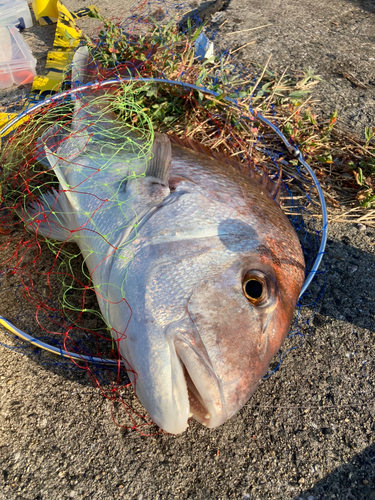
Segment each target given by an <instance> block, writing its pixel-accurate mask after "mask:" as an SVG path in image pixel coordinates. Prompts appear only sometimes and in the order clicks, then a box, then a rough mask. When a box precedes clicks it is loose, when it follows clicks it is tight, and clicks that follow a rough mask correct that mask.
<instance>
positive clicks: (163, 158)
mask: <svg viewBox="0 0 375 500" xmlns="http://www.w3.org/2000/svg"><path fill="white" fill-rule="evenodd" d="M171 159H172V150H171V141H170V140H169V136H167V135H166V134H159V133H155V138H154V143H153V145H152V157H151V158H150V159H149V161H148V162H147V168H146V176H148V177H156V178H157V179H160V180H161V181H162V182H163V183H164V184H168V179H169V168H170V164H171Z"/></svg>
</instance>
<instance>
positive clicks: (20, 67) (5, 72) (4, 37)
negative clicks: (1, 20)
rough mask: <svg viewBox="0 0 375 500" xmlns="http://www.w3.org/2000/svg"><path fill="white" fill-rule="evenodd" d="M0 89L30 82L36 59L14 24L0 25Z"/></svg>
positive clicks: (34, 72) (32, 77) (33, 74)
mask: <svg viewBox="0 0 375 500" xmlns="http://www.w3.org/2000/svg"><path fill="white" fill-rule="evenodd" d="M0 40H1V43H0V89H5V88H6V87H10V86H12V85H13V83H16V84H17V85H23V84H25V83H31V82H32V81H33V79H34V76H35V75H36V71H35V66H36V59H35V58H34V57H33V56H32V54H31V52H30V49H29V47H28V46H27V44H26V42H25V41H24V39H23V38H22V35H21V34H20V33H19V32H18V29H17V28H16V27H15V26H0Z"/></svg>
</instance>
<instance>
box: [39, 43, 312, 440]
mask: <svg viewBox="0 0 375 500" xmlns="http://www.w3.org/2000/svg"><path fill="white" fill-rule="evenodd" d="M87 59H88V55H87V53H85V49H84V48H80V49H79V50H78V51H77V53H76V55H75V58H74V71H73V73H74V74H73V76H72V79H73V81H79V74H80V73H82V72H84V68H85V65H87ZM103 99H105V101H103V103H104V104H103V106H99V104H98V102H99V101H98V100H95V99H90V98H86V99H85V98H84V97H83V96H78V99H77V102H76V112H75V118H74V120H73V123H72V127H71V130H70V131H69V130H68V132H69V136H68V138H67V139H66V140H64V141H60V143H59V144H55V146H54V145H53V143H54V141H53V132H52V131H50V132H49V133H47V134H45V136H44V138H43V140H42V143H43V144H44V149H45V154H46V157H47V159H48V161H49V162H50V163H51V167H52V168H53V169H54V170H55V172H56V175H57V176H58V178H59V181H60V190H59V192H58V193H54V194H51V193H50V194H48V195H46V196H45V197H44V200H41V202H42V203H43V206H44V212H45V213H44V214H40V207H39V212H38V210H36V208H35V206H34V207H31V208H30V218H31V220H32V224H34V226H35V227H36V226H37V225H38V228H39V229H38V230H39V232H40V233H41V234H46V235H48V234H53V236H54V237H55V238H57V239H62V240H64V239H67V238H70V239H71V240H72V241H75V242H76V243H77V244H78V246H79V247H80V249H81V252H82V253H83V255H84V257H85V261H86V264H87V267H88V269H89V271H90V275H91V278H92V281H93V283H94V287H95V290H96V292H97V298H98V303H99V307H100V309H101V311H102V314H103V317H104V319H105V321H106V322H107V324H108V326H109V328H111V330H112V332H113V335H114V336H115V337H116V338H117V339H118V342H117V345H118V348H119V351H120V353H121V355H122V356H123V358H124V359H125V360H126V361H127V364H128V366H130V367H131V371H130V372H129V375H130V377H131V379H132V380H133V382H134V388H135V391H136V394H137V395H138V397H139V399H140V401H141V403H142V404H143V405H144V407H145V408H146V410H147V412H148V413H149V415H150V416H151V418H152V419H153V421H154V422H155V423H157V424H158V425H159V426H160V427H161V428H162V429H163V430H165V431H167V432H171V433H175V434H178V433H181V432H183V431H184V430H185V429H186V427H187V425H188V420H189V418H190V417H191V416H192V417H193V418H195V419H196V420H197V421H198V422H200V423H202V424H203V425H206V426H207V427H210V428H211V427H216V426H218V425H220V424H222V423H224V422H225V421H226V420H227V419H228V418H230V417H232V416H233V415H234V414H235V413H237V412H238V411H239V410H240V409H241V408H242V407H243V405H244V404H245V403H246V402H247V401H248V399H249V397H250V396H251V394H252V393H253V392H254V391H255V389H256V387H257V386H258V384H259V382H260V380H261V379H262V377H263V375H264V374H265V372H266V371H267V368H268V366H269V363H270V361H271V359H272V357H273V356H274V355H275V354H276V353H277V351H278V350H279V348H280V346H281V344H282V342H283V340H284V338H285V336H286V334H287V332H288V328H289V325H290V322H291V319H292V315H293V311H294V308H295V305H296V302H297V299H298V296H299V293H300V290H301V287H302V284H303V281H304V259H303V254H302V250H301V246H300V243H299V241H298V238H297V235H296V234H295V232H294V230H293V228H292V226H291V224H290V223H289V221H288V219H287V217H286V216H285V215H284V214H283V212H282V210H281V209H280V207H279V206H278V204H277V203H276V202H275V200H274V191H275V189H274V187H272V189H271V187H270V186H271V184H272V183H271V182H270V181H269V182H268V181H267V178H264V179H263V180H259V177H258V176H257V175H256V174H255V173H252V172H249V175H247V174H246V172H244V171H243V168H242V167H241V168H242V171H241V168H236V167H235V165H234V163H233V162H229V163H231V164H228V162H227V161H226V160H225V159H223V161H221V160H220V158H218V157H216V158H212V157H211V156H210V155H209V154H206V153H205V150H204V149H202V148H201V147H200V146H199V145H195V146H194V144H192V143H191V142H189V141H187V142H186V143H185V146H187V147H184V145H183V143H181V140H180V139H179V140H177V139H176V140H174V139H173V138H169V137H168V136H166V135H163V134H159V135H158V134H156V135H155V140H154V144H153V147H152V155H151V158H150V159H149V160H148V161H147V162H146V159H145V158H143V159H140V158H139V157H138V156H137V153H136V147H135V146H138V147H139V148H140V149H141V150H142V151H145V148H146V144H145V143H144V139H141V138H139V136H137V135H136V134H134V132H133V130H132V128H131V127H129V126H128V125H126V124H124V123H123V122H121V120H120V119H119V118H117V117H116V115H114V114H113V112H112V111H111V110H110V106H109V105H108V102H109V97H108V96H104V97H103ZM107 101H108V102H107ZM82 103H84V105H83V106H82ZM90 105H92V107H91V108H90ZM90 109H91V110H92V113H93V114H95V113H97V112H98V109H100V115H101V116H100V122H93V118H92V115H91V114H90ZM106 127H107V129H108V130H107V131H106ZM108 131H109V132H108ZM55 133H56V131H55ZM103 137H104V138H105V141H106V144H105V145H104V146H103ZM142 141H143V142H142ZM171 142H172V144H171ZM51 148H52V151H51ZM142 172H145V175H143V176H139V175H140V174H141V173H142ZM263 181H266V182H263ZM52 207H53V210H52ZM41 215H42V217H41ZM45 217H47V219H48V221H49V223H48V224H47V223H46V222H44V218H45ZM56 221H57V222H56ZM51 228H52V229H51ZM51 230H53V233H51ZM49 231H50V233H48V232H49ZM134 374H136V375H134Z"/></svg>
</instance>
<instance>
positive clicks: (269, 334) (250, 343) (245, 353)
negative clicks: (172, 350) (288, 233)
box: [175, 246, 304, 428]
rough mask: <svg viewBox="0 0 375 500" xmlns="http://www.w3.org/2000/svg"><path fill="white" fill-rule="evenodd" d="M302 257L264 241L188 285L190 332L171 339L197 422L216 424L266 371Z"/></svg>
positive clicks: (292, 300) (295, 290) (283, 330)
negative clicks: (191, 288) (190, 287)
mask: <svg viewBox="0 0 375 500" xmlns="http://www.w3.org/2000/svg"><path fill="white" fill-rule="evenodd" d="M278 250H279V251H280V247H279V248H278ZM287 253H289V251H288V250H287ZM301 257H302V255H301V254H298V260H297V261H296V260H295V259H292V260H290V255H289V256H287V257H286V258H284V259H283V258H282V257H281V255H280V253H278V257H276V254H275V253H273V252H272V249H271V247H264V246H263V247H261V248H258V249H257V251H255V252H252V253H251V255H246V254H241V255H239V256H238V258H237V259H236V260H235V261H234V262H232V264H231V265H230V266H228V267H227V268H225V269H223V270H222V272H221V273H220V274H216V275H215V276H214V277H213V278H212V279H205V280H204V281H202V282H201V283H200V284H199V285H198V286H197V287H196V288H195V289H194V291H193V293H192V294H191V296H190V298H189V300H188V304H187V310H188V315H189V319H190V327H191V330H190V333H189V334H186V333H185V334H183V335H180V336H179V337H177V338H176V341H175V345H176V351H177V354H178V356H179V358H180V360H181V362H182V363H183V366H184V374H185V379H186V383H187V390H188V396H189V403H190V412H191V413H193V417H194V418H195V419H196V420H198V421H199V422H200V423H202V424H204V425H206V426H207V427H209V428H212V427H217V426H218V425H220V424H222V423H224V422H225V421H226V420H227V419H229V418H230V417H231V416H233V415H234V414H236V413H237V412H238V411H239V410H240V409H241V408H242V407H243V406H244V405H245V404H246V402H247V401H248V399H249V398H250V396H251V395H252V394H253V392H254V391H255V390H256V388H257V386H258V385H259V383H260V381H261V379H262V377H263V376H264V374H265V373H266V372H267V369H268V366H269V364H270V362H271V360H272V358H273V356H274V355H275V354H276V353H277V352H278V350H279V349H280V346H281V344H282V342H283V340H284V339H285V337H286V335H287V332H288V329H289V326H290V323H291V320H292V316H293V311H294V308H295V304H296V302H297V300H298V296H299V293H300V290H301V286H302V284H303V278H304V272H303V259H302V258H301Z"/></svg>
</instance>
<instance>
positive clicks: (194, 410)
mask: <svg viewBox="0 0 375 500" xmlns="http://www.w3.org/2000/svg"><path fill="white" fill-rule="evenodd" d="M175 349H176V353H177V356H178V358H179V361H180V363H181V365H182V368H183V374H184V377H185V383H186V390H187V395H188V400H189V417H192V418H194V419H195V420H197V421H198V422H200V423H201V424H202V425H204V426H207V427H217V426H218V425H220V424H221V423H223V422H225V420H226V419H227V412H226V405H225V400H224V396H223V390H222V384H221V383H220V380H219V378H218V377H217V375H216V374H215V372H214V370H213V368H212V366H211V364H210V363H209V362H208V361H207V360H206V359H205V358H204V357H203V356H202V353H200V352H199V350H198V349H196V348H195V347H194V346H193V345H192V344H191V343H190V342H187V341H186V340H181V339H179V340H177V341H175ZM191 361H192V362H191ZM194 361H195V362H197V361H198V362H199V363H201V365H200V366H201V367H202V369H201V370H197V369H194V366H193V365H194ZM207 375H208V376H207ZM199 376H200V377H201V378H202V380H203V379H204V378H205V377H206V379H207V380H208V381H209V382H210V383H211V384H212V385H213V392H214V393H216V397H211V396H212V394H209V397H208V398H207V397H206V398H205V397H204V396H203V395H202V392H203V391H202V390H199V388H198V387H197V384H196V382H194V380H193V378H196V379H197V378H198V377H199ZM211 392H212V391H211ZM214 396H215V394H214Z"/></svg>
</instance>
